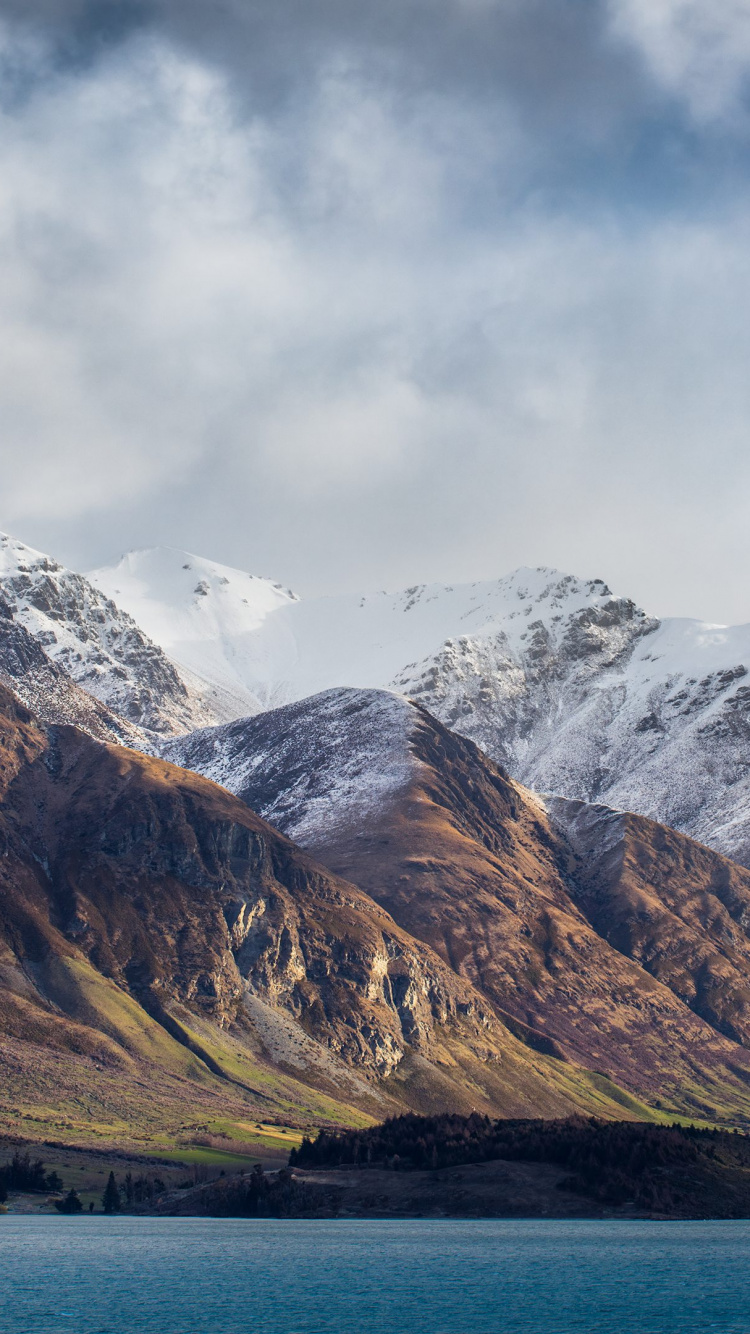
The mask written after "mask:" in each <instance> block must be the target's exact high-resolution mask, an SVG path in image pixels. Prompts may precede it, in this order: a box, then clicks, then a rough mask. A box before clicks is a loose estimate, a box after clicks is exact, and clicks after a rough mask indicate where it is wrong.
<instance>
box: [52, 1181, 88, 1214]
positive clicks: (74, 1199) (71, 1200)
mask: <svg viewBox="0 0 750 1334" xmlns="http://www.w3.org/2000/svg"><path fill="white" fill-rule="evenodd" d="M55 1208H56V1209H57V1211H58V1213H61V1214H80V1212H81V1210H82V1208H83V1205H82V1204H81V1201H80V1200H79V1198H78V1193H77V1191H76V1190H75V1187H71V1189H70V1190H69V1191H68V1193H67V1195H64V1196H63V1198H62V1199H61V1200H55Z"/></svg>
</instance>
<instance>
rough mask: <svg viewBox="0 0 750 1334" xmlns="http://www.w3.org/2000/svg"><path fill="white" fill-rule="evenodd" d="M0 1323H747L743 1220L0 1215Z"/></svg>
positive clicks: (581, 1326) (748, 1272)
mask: <svg viewBox="0 0 750 1334" xmlns="http://www.w3.org/2000/svg"><path fill="white" fill-rule="evenodd" d="M0 1329H1V1330H2V1332H3V1334H53V1331H54V1334H60V1331H71V1334H329V1331H330V1332H331V1334H333V1332H334V1331H335V1334H541V1332H542V1331H544V1334H589V1332H590V1331H597V1334H598V1332H599V1331H602V1334H604V1332H605V1331H606V1334H701V1332H702V1331H704V1330H716V1331H719V1334H750V1223H744V1222H737V1223H735V1222H730V1223H625V1222H614V1223H611V1222H607V1223H600V1222H548V1221H543V1222H539V1221H533V1220H526V1219H524V1220H523V1221H520V1222H509V1221H495V1220H493V1221H491V1222H483V1221H463V1222H452V1221H446V1222H442V1221H440V1222H431V1221H426V1220H415V1221H410V1222H359V1221H357V1222H344V1221H336V1222H255V1221H236V1220H223V1219H222V1220H210V1221H207V1220H204V1219H135V1218H119V1219H108V1218H50V1217H47V1218H32V1217H20V1216H16V1217H14V1216H13V1215H6V1216H5V1217H3V1218H0Z"/></svg>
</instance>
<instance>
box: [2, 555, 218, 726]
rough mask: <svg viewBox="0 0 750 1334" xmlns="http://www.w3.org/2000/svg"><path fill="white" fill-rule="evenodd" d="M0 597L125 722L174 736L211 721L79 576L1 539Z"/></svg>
mask: <svg viewBox="0 0 750 1334" xmlns="http://www.w3.org/2000/svg"><path fill="white" fill-rule="evenodd" d="M0 597H2V599H3V601H4V603H5V604H6V605H7V607H9V608H10V611H11V613H12V615H13V617H14V619H15V620H16V621H17V622H18V624H19V625H21V626H23V628H24V629H26V630H27V631H28V633H29V634H30V635H31V636H32V637H33V638H34V639H35V640H36V641H37V643H38V644H39V646H40V647H41V648H42V649H43V650H44V653H45V654H46V655H47V657H48V658H49V659H50V660H51V661H52V663H53V664H55V665H56V666H58V667H60V668H62V669H63V670H64V671H65V672H66V673H67V675H68V676H69V677H70V679H71V680H72V681H74V682H75V683H76V684H77V685H79V686H82V687H83V688H84V689H85V690H87V691H88V692H89V694H91V695H93V696H94V698H95V699H98V700H99V701H100V702H101V703H102V704H104V705H106V706H107V707H108V708H109V709H111V710H113V711H114V712H115V713H117V714H119V715H120V716H121V717H122V718H123V719H125V721H126V722H129V723H131V724H133V725H135V726H136V727H139V728H145V729H147V730H150V731H153V732H156V733H167V734H169V733H172V732H182V731H185V730H186V729H188V728H190V727H196V726H200V725H201V724H202V723H205V722H207V721H211V720H212V715H211V714H210V712H207V711H206V710H205V709H204V708H202V707H201V706H200V705H199V704H198V703H197V702H196V701H195V699H193V698H191V696H190V694H189V692H188V690H187V688H186V686H185V684H184V683H183V681H182V680H181V678H180V676H179V675H178V673H177V670H176V668H175V667H174V666H173V664H172V663H171V662H170V661H169V659H168V658H167V656H166V654H165V653H164V652H163V651H162V649H160V648H159V647H158V646H157V645H156V644H154V643H152V642H151V640H149V639H148V638H147V637H146V636H145V635H144V634H143V633H142V631H141V630H140V629H139V628H138V626H137V625H136V623H135V621H133V620H132V618H131V617H130V616H128V615H127V613H125V612H123V611H121V610H120V609H119V608H118V607H116V606H115V605H114V603H113V602H111V601H110V600H109V599H108V598H107V597H105V596H104V594H103V593H101V592H99V590H98V589H96V588H94V586H93V585H92V584H90V583H89V582H88V580H87V579H84V578H83V576H82V575H80V574H73V573H72V572H71V571H70V570H66V569H65V568H64V567H63V566H62V565H59V564H58V563H57V562H56V561H53V560H51V559H50V558H49V557H48V556H44V555H42V554H41V553H40V552H38V551H33V550H32V549H31V548H30V547H26V546H24V545H23V543H21V542H17V541H16V540H15V539H14V538H11V537H7V536H4V535H0Z"/></svg>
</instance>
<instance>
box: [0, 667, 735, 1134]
mask: <svg viewBox="0 0 750 1334" xmlns="http://www.w3.org/2000/svg"><path fill="white" fill-rule="evenodd" d="M0 840H1V841H2V847H3V856H2V858H0V1033H2V1043H1V1044H0V1066H1V1067H2V1078H0V1114H2V1117H3V1122H4V1124H5V1125H6V1126H7V1125H11V1124H14V1125H19V1124H20V1125H22V1127H25V1126H26V1125H27V1124H28V1125H30V1124H31V1123H33V1124H34V1125H42V1126H44V1127H45V1128H46V1133H47V1134H49V1133H50V1128H51V1124H52V1126H54V1127H58V1128H62V1130H63V1131H64V1132H65V1134H66V1135H67V1136H70V1135H73V1136H75V1135H76V1134H77V1133H81V1131H83V1130H86V1131H87V1132H88V1133H90V1132H91V1127H92V1125H95V1126H96V1125H98V1126H99V1127H100V1133H105V1129H106V1133H108V1134H110V1135H113V1134H114V1135H117V1134H120V1135H123V1134H125V1133H126V1130H127V1133H128V1134H129V1135H130V1136H131V1137H132V1135H133V1133H134V1130H133V1128H134V1127H135V1130H136V1131H137V1129H138V1127H139V1125H140V1127H141V1129H143V1128H144V1127H156V1128H158V1129H161V1130H163V1127H164V1125H165V1124H166V1123H167V1122H168V1121H171V1124H172V1125H173V1127H174V1126H175V1122H176V1128H178V1129H179V1126H180V1124H181V1122H182V1119H183V1118H184V1117H186V1116H187V1117H188V1119H190V1118H192V1120H193V1122H195V1120H196V1119H197V1120H198V1122H200V1121H201V1120H202V1119H204V1118H205V1117H206V1116H212V1117H214V1118H216V1117H217V1116H218V1115H219V1114H222V1115H224V1117H227V1116H230V1115H231V1116H233V1117H234V1118H235V1119H239V1121H241V1120H242V1115H243V1112H242V1108H243V1105H244V1109H245V1110H244V1115H245V1118H247V1116H248V1115H250V1116H257V1115H258V1114H259V1112H262V1113H263V1114H264V1115H268V1114H271V1113H272V1114H274V1115H275V1116H285V1117H289V1116H290V1115H291V1116H292V1117H293V1118H294V1117H295V1116H296V1117H299V1116H300V1114H302V1115H303V1116H305V1117H308V1118H309V1117H310V1116H311V1115H313V1116H315V1117H317V1119H318V1121H320V1120H324V1121H328V1122H329V1123H330V1121H331V1120H332V1119H333V1120H335V1121H338V1122H341V1121H344V1122H345V1123H346V1122H349V1123H351V1121H352V1120H353V1119H354V1120H355V1121H356V1120H357V1119H358V1115H359V1120H360V1123H361V1115H360V1114H361V1113H369V1114H374V1115H378V1116H380V1117H381V1118H382V1116H383V1115H385V1114H387V1113H388V1112H391V1111H393V1110H397V1109H398V1108H404V1107H411V1108H414V1109H420V1108H421V1109H425V1108H440V1107H442V1108H460V1109H464V1110H467V1111H471V1110H472V1108H479V1109H480V1110H492V1109H493V1108H494V1109H495V1110H496V1111H497V1112H499V1113H501V1114H505V1113H508V1114H514V1115H529V1114H532V1113H542V1114H545V1115H554V1114H556V1113H565V1112H570V1111H572V1110H576V1109H578V1110H584V1111H589V1112H597V1111H599V1112H601V1113H602V1114H604V1115H610V1116H611V1115H613V1114H616V1112H617V1109H618V1106H619V1105H620V1102H621V1101H622V1100H625V1103H626V1105H628V1106H629V1107H631V1110H635V1111H636V1112H638V1111H639V1110H640V1111H641V1113H643V1109H642V1108H640V1105H639V1104H638V1105H636V1104H630V1103H628V1101H627V1098H626V1095H625V1094H624V1093H623V1092H622V1091H621V1090H619V1089H618V1088H617V1086H616V1085H614V1084H612V1083H611V1082H609V1081H607V1080H603V1079H601V1078H599V1077H595V1076H592V1075H591V1074H590V1073H589V1072H588V1071H586V1070H583V1069H581V1067H580V1066H578V1065H576V1064H574V1063H565V1062H560V1061H556V1060H554V1059H551V1058H550V1057H549V1055H547V1054H545V1053H544V1052H541V1051H538V1050H535V1049H534V1046H533V1044H532V1045H529V1044H528V1043H526V1042H524V1041H523V1040H522V1038H523V1034H521V1037H519V1036H518V1035H517V1034H515V1033H513V1032H512V1031H511V1030H510V1028H509V1027H508V1026H507V1024H506V1023H505V1022H503V1018H502V1016H501V1015H499V1014H498V1013H497V1012H496V1011H495V1009H494V1007H493V1004H492V1002H491V1000H490V999H489V998H488V997H487V996H484V995H483V994H482V993H481V992H480V991H479V990H478V989H477V988H476V987H474V986H473V985H472V983H471V982H470V981H469V979H468V978H467V977H460V976H459V975H458V974H457V973H456V971H455V970H454V969H453V968H452V967H451V966H450V965H449V964H448V963H447V962H446V961H445V960H444V959H442V958H441V957H440V956H439V955H438V954H437V953H436V952H435V951H434V950H432V949H431V948H430V947H429V946H428V945H426V944H425V943H424V942H422V941H419V940H417V939H415V938H414V937H412V936H411V935H409V933H408V932H407V931H405V930H404V929H403V928H402V927H400V926H399V925H398V924H397V923H396V922H395V921H394V920H393V918H392V917H390V916H389V914H388V913H387V912H386V911H385V910H384V909H383V908H382V907H380V906H379V905H378V904H376V903H375V901H374V900H373V899H372V898H370V897H369V896H368V895H367V894H365V893H364V892H363V891H362V890H361V889H359V888H357V887H355V886H354V885H353V884H351V883H348V882H346V881H345V880H343V879H341V878H340V877H337V876H335V875H333V874H332V873H331V872H330V871H328V870H326V869H325V868H324V867H323V866H322V865H321V864H320V863H317V862H315V861H314V860H313V859H312V858H311V857H310V856H309V855H308V854H306V853H304V852H303V851H301V850H300V849H299V848H298V847H297V846H296V845H295V844H294V843H292V842H290V841H289V840H288V839H286V838H285V837H283V836H282V835H281V834H279V833H278V832H277V831H276V830H275V829H273V828H271V827H270V826H269V825H268V824H266V823H265V822H264V821H263V820H262V819H261V818H259V817H258V816H257V815H255V814H253V813H252V811H250V810H249V809H248V807H247V806H246V805H245V804H244V803H243V802H241V801H240V800H239V799H237V798H236V797H234V796H231V795H230V794H229V793H227V792H226V791H225V790H224V789H222V788H219V787H217V786H215V785H214V784H212V783H210V782H208V781H206V780H205V779H204V778H201V777H198V776H196V775H195V774H193V773H187V772H185V771H183V770H180V769H177V768H174V767H173V766H172V765H170V764H167V763H165V762H164V761H163V760H157V759H153V758H149V757H146V756H144V755H139V754H137V753H136V752H134V751H132V750H125V749H123V748H121V747H117V746H108V745H103V744H101V743H98V742H95V741H93V740H92V739H91V738H89V737H87V736H85V735H84V734H83V733H82V732H80V731H78V730H76V729H75V728H72V727H57V726H42V725H40V724H38V723H37V722H36V721H35V720H34V718H33V716H32V715H31V714H30V713H29V711H28V710H27V709H25V708H24V707H23V706H21V705H20V704H19V703H18V702H17V701H16V700H15V699H14V697H13V696H12V695H11V694H10V692H8V691H6V690H4V689H3V688H2V687H0ZM728 1096H729V1095H728ZM355 1109H359V1113H357V1112H356V1111H355ZM24 1117H25V1120H24V1119H23V1118H24ZM19 1118H21V1120H20V1121H19Z"/></svg>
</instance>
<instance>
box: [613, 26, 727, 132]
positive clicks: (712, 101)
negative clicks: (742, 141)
mask: <svg viewBox="0 0 750 1334" xmlns="http://www.w3.org/2000/svg"><path fill="white" fill-rule="evenodd" d="M610 14H611V22H612V28H613V31H614V32H615V33H616V34H617V35H618V36H620V37H623V38H625V39H626V40H629V41H631V42H632V43H633V44H634V45H635V46H636V47H637V48H638V49H639V50H640V51H641V53H642V55H643V56H644V58H645V60H646V62H647V64H648V66H649V68H650V70H651V72H652V73H653V74H654V75H655V77H656V78H657V80H658V81H659V82H661V83H662V84H663V85H664V86H665V88H667V89H669V91H670V92H672V93H674V94H676V95H678V96H680V97H682V98H684V99H685V101H686V102H687V103H688V105H689V107H690V109H691V112H692V113H693V115H694V116H695V117H696V118H697V119H698V120H699V121H703V120H712V119H714V118H716V117H724V116H727V115H736V114H737V113H738V112H739V111H744V110H746V104H747V94H748V80H749V78H750V9H749V8H748V6H747V4H746V2H745V0H713V3H711V4H705V3H704V0H610ZM742 119H743V120H745V117H744V115H743V117H742Z"/></svg>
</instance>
